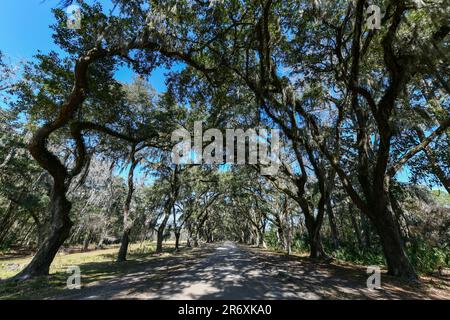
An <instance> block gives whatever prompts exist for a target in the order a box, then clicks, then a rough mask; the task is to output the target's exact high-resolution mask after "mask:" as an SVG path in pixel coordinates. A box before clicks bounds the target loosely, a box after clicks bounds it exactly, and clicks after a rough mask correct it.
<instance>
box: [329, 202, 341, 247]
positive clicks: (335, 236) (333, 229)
mask: <svg viewBox="0 0 450 320" xmlns="http://www.w3.org/2000/svg"><path fill="white" fill-rule="evenodd" d="M327 216H328V222H329V224H330V231H331V239H332V241H333V247H334V249H338V248H339V231H338V228H337V225H336V219H335V217H334V212H333V207H332V204H331V197H328V200H327Z"/></svg>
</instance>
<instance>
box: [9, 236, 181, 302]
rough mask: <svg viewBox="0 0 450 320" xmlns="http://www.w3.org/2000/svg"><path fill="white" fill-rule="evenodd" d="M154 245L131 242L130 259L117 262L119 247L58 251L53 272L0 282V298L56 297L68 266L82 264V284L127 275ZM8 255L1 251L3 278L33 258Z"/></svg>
mask: <svg viewBox="0 0 450 320" xmlns="http://www.w3.org/2000/svg"><path fill="white" fill-rule="evenodd" d="M165 245H166V246H167V249H165V252H166V253H167V252H170V251H173V244H171V243H169V242H168V243H166V244H165ZM154 248H155V246H154V244H153V243H150V242H147V243H144V245H141V244H131V245H130V247H129V251H128V256H127V261H126V262H121V263H117V262H116V258H117V253H118V250H119V247H118V246H117V245H115V246H109V247H107V248H105V249H100V250H93V251H88V252H79V253H71V254H64V253H58V255H57V256H56V257H55V260H54V261H53V263H52V265H51V267H50V275H49V276H47V277H41V278H38V279H34V280H30V281H26V282H19V283H13V282H3V283H0V300H2V299H35V298H43V297H49V296H57V295H58V293H61V292H62V291H63V290H65V289H66V281H67V278H68V276H69V275H70V274H69V273H67V268H68V267H69V266H79V267H80V269H81V279H82V285H86V284H88V283H92V282H95V281H100V280H107V279H111V278H114V277H117V276H119V275H122V274H125V273H126V272H127V270H128V269H130V268H132V267H133V266H136V265H139V264H140V263H142V262H144V261H146V260H149V259H151V258H152V257H154V255H152V253H153V252H154ZM10 255H11V253H9V254H5V253H3V254H1V253H0V279H7V278H10V277H12V276H14V275H16V274H17V273H18V272H19V271H20V270H21V269H22V268H23V267H25V266H26V265H27V264H28V263H29V262H30V260H31V258H32V257H31V256H27V257H18V258H13V257H11V258H9V256H10ZM12 264H15V265H19V266H20V268H18V269H17V270H10V269H9V268H8V265H12Z"/></svg>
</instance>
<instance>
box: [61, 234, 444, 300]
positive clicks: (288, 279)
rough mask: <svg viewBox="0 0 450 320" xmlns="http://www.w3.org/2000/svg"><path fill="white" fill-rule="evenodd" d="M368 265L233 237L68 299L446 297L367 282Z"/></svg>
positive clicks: (146, 266) (72, 294) (390, 282)
mask: <svg viewBox="0 0 450 320" xmlns="http://www.w3.org/2000/svg"><path fill="white" fill-rule="evenodd" d="M366 279H367V275H366V274H365V269H362V268H359V269H358V268H356V269H355V267H345V266H339V265H333V264H316V263H312V262H311V261H309V259H306V258H305V259H303V258H299V257H286V256H284V255H280V254H274V253H267V252H263V251H261V250H257V249H254V248H248V247H242V246H238V245H236V244H234V243H232V242H224V243H221V244H215V245H207V246H205V247H203V248H200V249H197V250H192V251H189V252H188V253H186V254H182V255H179V256H175V257H170V258H168V257H165V258H164V259H161V260H157V261H152V262H148V263H143V264H142V265H139V266H138V267H136V268H135V269H133V270H129V272H127V274H125V275H123V276H120V277H117V278H115V279H112V280H105V281H99V282H96V283H91V284H89V285H87V286H85V287H83V288H82V289H79V290H70V291H68V292H67V293H64V294H63V295H62V296H58V297H54V298H59V299H61V298H63V299H377V298H381V299H402V298H413V299H414V298H416V299H424V298H444V299H449V298H450V295H448V293H449V292H448V291H447V290H438V291H436V290H435V289H429V288H424V287H421V288H409V287H405V286H403V285H400V284H399V283H397V282H396V281H395V280H393V279H390V278H389V277H387V276H382V287H383V288H382V289H381V290H369V289H367V287H366Z"/></svg>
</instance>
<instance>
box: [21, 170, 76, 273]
mask: <svg viewBox="0 0 450 320" xmlns="http://www.w3.org/2000/svg"><path fill="white" fill-rule="evenodd" d="M63 180H64V179H63ZM66 191H67V188H66V186H65V183H64V182H62V181H55V182H54V186H53V191H52V198H51V212H52V219H51V226H50V230H49V234H48V236H47V237H46V239H45V240H44V242H43V243H42V245H41V246H40V247H39V249H38V251H37V252H36V255H35V256H34V257H33V259H32V260H31V262H30V263H29V264H28V266H27V267H26V268H25V269H23V270H22V271H21V272H20V273H19V274H17V275H16V276H15V277H14V278H13V279H14V280H26V279H29V278H31V277H37V276H45V275H48V272H49V269H50V264H51V263H52V261H53V259H54V258H55V255H56V253H57V252H58V250H59V248H60V247H61V246H62V244H63V243H64V241H65V240H66V239H67V238H68V237H69V234H70V229H71V227H72V221H70V218H69V213H70V209H71V207H72V204H71V203H70V202H69V201H68V200H67V198H66Z"/></svg>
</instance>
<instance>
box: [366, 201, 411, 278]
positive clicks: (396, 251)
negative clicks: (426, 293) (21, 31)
mask: <svg viewBox="0 0 450 320" xmlns="http://www.w3.org/2000/svg"><path fill="white" fill-rule="evenodd" d="M371 216H373V218H372V219H371V221H372V223H373V225H374V227H375V229H376V230H377V233H378V235H379V236H380V240H381V245H382V247H383V252H384V256H385V258H386V264H387V267H388V274H390V275H392V276H396V277H402V278H405V279H411V280H416V279H417V275H416V272H415V270H414V268H413V266H412V265H411V262H410V261H409V259H408V257H407V255H406V253H405V250H404V246H403V241H402V238H401V235H400V232H399V228H398V224H397V222H396V221H395V218H394V215H393V213H392V211H391V210H390V209H389V208H388V207H387V206H385V207H383V206H379V207H377V208H375V209H374V212H373V215H371Z"/></svg>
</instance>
